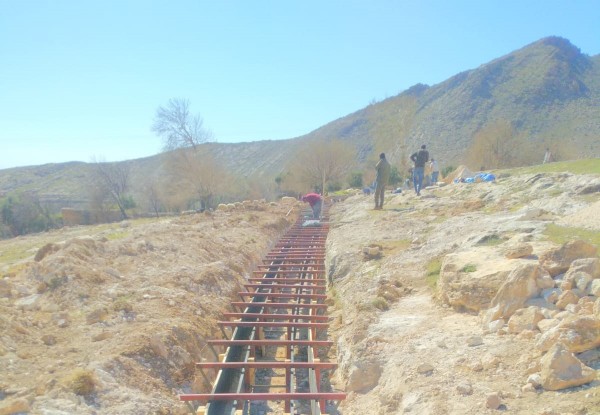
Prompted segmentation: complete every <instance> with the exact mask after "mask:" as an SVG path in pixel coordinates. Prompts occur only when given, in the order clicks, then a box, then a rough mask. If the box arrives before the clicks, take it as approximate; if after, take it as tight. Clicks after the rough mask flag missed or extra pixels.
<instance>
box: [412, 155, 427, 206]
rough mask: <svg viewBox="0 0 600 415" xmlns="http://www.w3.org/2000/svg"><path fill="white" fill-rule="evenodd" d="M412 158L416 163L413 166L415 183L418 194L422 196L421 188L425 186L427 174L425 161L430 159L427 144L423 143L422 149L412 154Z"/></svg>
mask: <svg viewBox="0 0 600 415" xmlns="http://www.w3.org/2000/svg"><path fill="white" fill-rule="evenodd" d="M410 159H411V160H412V162H413V163H415V167H414V168H413V184H414V186H415V192H416V193H417V196H421V188H422V186H423V176H424V175H425V163H427V161H429V152H428V151H427V146H426V145H425V144H423V145H422V146H421V149H420V150H419V151H417V152H415V153H413V154H411V156H410Z"/></svg>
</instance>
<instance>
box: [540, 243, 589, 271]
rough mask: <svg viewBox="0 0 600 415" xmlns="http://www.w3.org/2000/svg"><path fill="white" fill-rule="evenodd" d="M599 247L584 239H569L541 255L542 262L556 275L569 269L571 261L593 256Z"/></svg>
mask: <svg viewBox="0 0 600 415" xmlns="http://www.w3.org/2000/svg"><path fill="white" fill-rule="evenodd" d="M597 252H598V248H596V246H595V245H592V244H591V243H589V242H586V241H583V240H580V239H578V240H575V241H569V242H567V243H565V244H563V245H562V246H561V247H558V248H554V249H550V250H549V251H547V252H545V253H544V254H542V255H541V256H540V264H542V266H543V267H544V268H545V269H547V270H548V272H549V273H550V275H552V276H556V275H558V274H561V273H563V272H565V271H567V270H568V269H569V267H570V266H571V263H572V262H573V261H575V260H577V259H581V258H593V257H595V256H596V253H597Z"/></svg>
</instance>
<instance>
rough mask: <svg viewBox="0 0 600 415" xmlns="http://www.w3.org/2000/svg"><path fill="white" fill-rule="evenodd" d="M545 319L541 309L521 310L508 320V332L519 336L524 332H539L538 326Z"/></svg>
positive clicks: (529, 308)
mask: <svg viewBox="0 0 600 415" xmlns="http://www.w3.org/2000/svg"><path fill="white" fill-rule="evenodd" d="M543 319H544V315H543V314H542V311H541V310H540V308H539V307H535V306H531V307H527V308H521V309H519V310H517V311H515V313H514V314H513V315H512V317H511V318H510V320H508V332H509V333H514V334H518V333H521V332H522V331H524V330H537V327H538V326H537V324H538V322H539V321H540V320H543Z"/></svg>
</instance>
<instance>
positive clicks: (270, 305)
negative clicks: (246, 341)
mask: <svg viewBox="0 0 600 415" xmlns="http://www.w3.org/2000/svg"><path fill="white" fill-rule="evenodd" d="M231 305H233V306H234V307H242V308H246V307H267V308H306V309H312V308H327V307H329V306H328V305H327V304H301V303H269V302H264V301H257V302H251V301H232V302H231Z"/></svg>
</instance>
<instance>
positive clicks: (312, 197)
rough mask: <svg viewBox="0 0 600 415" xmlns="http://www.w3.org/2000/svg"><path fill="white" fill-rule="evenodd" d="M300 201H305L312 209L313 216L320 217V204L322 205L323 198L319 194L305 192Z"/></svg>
mask: <svg viewBox="0 0 600 415" xmlns="http://www.w3.org/2000/svg"><path fill="white" fill-rule="evenodd" d="M302 201H303V202H307V203H308V204H309V205H310V207H311V208H312V211H313V218H314V219H319V218H320V217H321V206H323V198H322V197H321V195H319V194H316V193H307V194H305V195H304V196H302Z"/></svg>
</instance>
